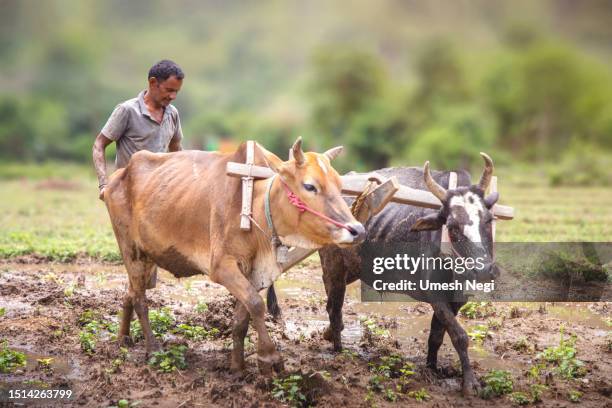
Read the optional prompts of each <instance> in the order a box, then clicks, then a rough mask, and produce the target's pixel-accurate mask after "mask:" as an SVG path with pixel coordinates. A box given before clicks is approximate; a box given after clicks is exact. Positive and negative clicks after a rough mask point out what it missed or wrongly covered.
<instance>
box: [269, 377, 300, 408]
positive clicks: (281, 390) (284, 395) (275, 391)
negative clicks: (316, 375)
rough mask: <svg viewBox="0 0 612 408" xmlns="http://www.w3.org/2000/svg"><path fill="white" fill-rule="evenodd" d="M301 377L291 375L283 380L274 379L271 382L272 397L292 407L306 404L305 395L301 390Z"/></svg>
mask: <svg viewBox="0 0 612 408" xmlns="http://www.w3.org/2000/svg"><path fill="white" fill-rule="evenodd" d="M301 383H302V376H301V375H298V374H292V375H290V376H288V377H285V378H275V379H274V380H273V381H272V385H273V388H272V396H273V397H274V398H275V399H277V400H279V401H281V402H284V403H287V404H289V405H291V406H293V407H297V406H302V405H304V404H305V403H306V395H304V393H303V392H302V390H301V388H300V387H301Z"/></svg>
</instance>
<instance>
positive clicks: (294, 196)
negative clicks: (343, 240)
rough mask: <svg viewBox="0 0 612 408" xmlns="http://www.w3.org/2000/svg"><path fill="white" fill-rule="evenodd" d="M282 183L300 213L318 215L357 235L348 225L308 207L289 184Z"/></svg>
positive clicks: (290, 200)
mask: <svg viewBox="0 0 612 408" xmlns="http://www.w3.org/2000/svg"><path fill="white" fill-rule="evenodd" d="M281 183H283V187H284V188H285V192H286V193H287V198H288V199H289V202H290V203H291V204H292V205H293V206H294V207H296V208H297V209H298V210H299V211H300V212H304V211H308V212H309V213H312V214H313V215H316V216H317V217H319V218H323V219H324V220H325V221H327V222H329V223H331V224H334V225H335V226H336V227H339V228H344V229H345V230H347V231H348V232H350V233H351V234H356V232H355V230H354V229H353V228H351V227H349V226H348V225H346V224H342V223H341V222H338V221H336V220H334V219H332V218H329V217H328V216H327V215H325V214H322V213H320V212H318V211H316V210H313V209H312V208H310V207H308V206H307V205H306V203H305V202H303V201H302V200H301V199H300V197H298V196H297V194H295V193H294V192H293V191H291V190H290V189H289V186H288V185H287V184H285V182H284V181H283V180H282V179H281Z"/></svg>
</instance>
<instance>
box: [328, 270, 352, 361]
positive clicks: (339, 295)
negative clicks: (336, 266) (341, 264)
mask: <svg viewBox="0 0 612 408" xmlns="http://www.w3.org/2000/svg"><path fill="white" fill-rule="evenodd" d="M323 282H324V283H325V292H327V308H326V309H327V313H328V314H329V326H328V327H327V329H326V330H325V332H324V333H323V338H324V339H325V340H328V341H331V342H332V344H333V348H334V351H342V330H344V324H343V322H342V306H343V305H344V296H345V293H346V276H345V274H344V271H342V273H339V274H335V273H325V272H324V273H323Z"/></svg>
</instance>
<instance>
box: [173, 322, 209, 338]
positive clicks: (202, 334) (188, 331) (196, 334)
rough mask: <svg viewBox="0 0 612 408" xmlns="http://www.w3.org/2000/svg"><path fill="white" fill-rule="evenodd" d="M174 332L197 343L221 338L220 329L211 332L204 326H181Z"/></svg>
mask: <svg viewBox="0 0 612 408" xmlns="http://www.w3.org/2000/svg"><path fill="white" fill-rule="evenodd" d="M174 332H175V333H178V334H182V335H183V336H185V337H187V338H188V339H191V340H196V341H199V340H205V339H213V338H215V337H217V336H219V329H217V328H215V327H213V328H212V329H210V330H206V329H205V328H204V327H202V326H191V325H188V324H179V325H178V326H176V329H174Z"/></svg>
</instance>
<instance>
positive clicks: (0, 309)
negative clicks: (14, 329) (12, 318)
mask: <svg viewBox="0 0 612 408" xmlns="http://www.w3.org/2000/svg"><path fill="white" fill-rule="evenodd" d="M5 314H6V308H5V307H0V317H2V316H4V315H5Z"/></svg>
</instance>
